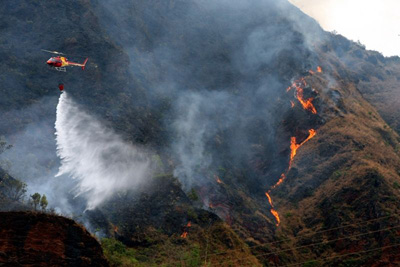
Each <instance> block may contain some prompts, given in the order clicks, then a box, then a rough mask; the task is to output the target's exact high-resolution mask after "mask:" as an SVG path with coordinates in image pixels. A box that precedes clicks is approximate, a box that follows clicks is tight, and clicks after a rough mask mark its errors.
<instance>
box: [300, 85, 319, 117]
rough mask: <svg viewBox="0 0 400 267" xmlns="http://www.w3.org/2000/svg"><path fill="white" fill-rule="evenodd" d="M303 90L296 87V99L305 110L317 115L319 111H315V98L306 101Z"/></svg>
mask: <svg viewBox="0 0 400 267" xmlns="http://www.w3.org/2000/svg"><path fill="white" fill-rule="evenodd" d="M303 93H304V92H303V88H301V87H296V98H297V100H299V102H300V104H301V105H302V106H303V108H304V109H306V110H309V111H311V112H312V113H313V114H317V110H316V109H315V107H314V105H313V103H312V101H313V100H314V98H312V97H310V98H309V99H304V96H303Z"/></svg>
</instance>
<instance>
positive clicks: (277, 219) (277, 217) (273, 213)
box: [265, 190, 281, 226]
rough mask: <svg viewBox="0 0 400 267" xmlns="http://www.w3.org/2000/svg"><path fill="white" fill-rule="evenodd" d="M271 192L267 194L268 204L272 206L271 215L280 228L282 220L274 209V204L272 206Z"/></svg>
mask: <svg viewBox="0 0 400 267" xmlns="http://www.w3.org/2000/svg"><path fill="white" fill-rule="evenodd" d="M269 192H271V190H269V191H268V192H265V195H266V196H267V198H268V202H269V204H270V205H271V214H272V215H273V216H274V217H275V220H276V226H279V224H280V223H281V219H280V218H279V213H278V212H277V211H276V210H275V209H274V204H272V198H271V196H270V195H269Z"/></svg>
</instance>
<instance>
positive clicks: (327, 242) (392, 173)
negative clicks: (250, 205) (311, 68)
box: [272, 54, 400, 266]
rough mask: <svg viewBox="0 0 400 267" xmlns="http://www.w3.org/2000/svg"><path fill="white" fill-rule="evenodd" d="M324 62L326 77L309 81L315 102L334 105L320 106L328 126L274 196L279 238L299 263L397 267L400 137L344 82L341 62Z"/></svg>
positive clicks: (329, 59) (304, 150)
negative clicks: (283, 237)
mask: <svg viewBox="0 0 400 267" xmlns="http://www.w3.org/2000/svg"><path fill="white" fill-rule="evenodd" d="M322 56H323V57H321V59H324V61H322V62H323V63H324V64H323V65H322V66H323V69H326V70H327V71H326V72H324V73H323V74H316V75H313V76H312V77H310V78H309V79H307V81H308V84H309V85H310V86H311V87H312V88H313V89H315V90H317V91H318V92H319V96H318V97H317V98H316V99H315V101H321V100H322V99H324V100H325V101H326V100H328V101H326V102H325V101H324V102H325V103H321V102H320V107H321V108H322V109H325V112H323V113H324V114H322V116H323V117H324V118H325V119H326V122H325V123H324V125H323V126H321V127H320V128H318V129H317V135H316V136H315V138H313V139H312V140H310V141H309V142H308V143H307V144H305V145H304V146H303V147H302V148H301V149H299V151H298V153H297V155H296V157H295V159H294V161H293V165H292V167H291V168H290V170H289V171H288V173H287V179H286V180H285V182H284V183H283V184H282V185H281V186H280V187H279V188H278V189H277V190H276V192H275V193H273V194H272V197H273V198H274V197H276V199H277V200H278V201H277V200H275V201H277V203H278V204H277V206H278V207H282V209H281V210H280V209H279V208H278V210H279V211H280V213H281V214H283V215H284V216H282V229H281V230H280V231H281V232H280V234H282V235H283V236H285V238H288V244H285V245H282V247H283V249H286V252H285V253H288V254H289V255H290V257H297V259H296V261H297V262H307V261H310V260H315V264H321V265H324V266H326V265H329V266H337V264H339V263H342V264H344V263H346V262H347V263H350V262H352V264H355V266H372V265H382V264H385V266H386V265H387V266H396V265H397V264H398V261H399V258H398V253H397V251H398V242H399V238H398V234H397V233H398V228H399V227H398V222H399V218H398V217H397V215H396V214H398V211H399V201H398V199H399V190H398V184H399V180H400V177H399V172H398V166H399V163H400V157H399V151H398V147H399V145H400V144H399V140H400V139H399V136H398V135H397V134H396V133H395V132H394V131H392V130H391V129H390V127H389V126H388V125H387V124H386V122H385V121H383V119H382V118H380V116H379V114H378V112H377V111H376V110H375V109H374V108H373V107H372V106H371V105H370V104H369V103H368V102H367V101H366V100H365V99H363V97H362V96H361V94H360V93H359V92H358V91H357V89H356V85H355V84H354V83H352V82H351V80H350V79H347V78H346V73H348V71H347V70H346V68H345V67H343V66H340V64H341V63H340V61H339V60H338V59H337V58H336V57H333V56H326V55H324V54H322ZM337 66H339V67H337ZM338 72H342V73H340V75H339V74H338ZM332 79H334V80H335V81H337V82H334V83H332ZM368 222H369V223H368ZM346 225H347V227H345V226H346ZM329 229H332V231H329ZM316 232H320V233H319V234H316ZM293 248H295V249H293ZM380 248H386V249H380ZM358 252H360V253H358ZM361 252H368V253H361ZM348 253H351V254H350V255H348V256H347V257H345V256H342V255H345V254H348ZM325 257H328V259H327V260H326V261H325V260H324V258H325Z"/></svg>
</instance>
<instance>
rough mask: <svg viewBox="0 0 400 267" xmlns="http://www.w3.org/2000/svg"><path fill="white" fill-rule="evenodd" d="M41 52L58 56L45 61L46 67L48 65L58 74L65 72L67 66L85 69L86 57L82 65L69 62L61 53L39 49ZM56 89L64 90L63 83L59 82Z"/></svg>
mask: <svg viewBox="0 0 400 267" xmlns="http://www.w3.org/2000/svg"><path fill="white" fill-rule="evenodd" d="M41 50H42V51H43V52H47V53H51V54H55V55H58V56H56V57H51V58H50V59H49V60H47V62H46V63H47V65H49V66H50V67H52V68H54V69H55V70H57V71H60V72H67V68H66V67H69V66H73V67H81V68H82V70H84V69H85V66H86V63H87V61H88V59H89V58H88V57H87V58H86V59H85V61H83V63H76V62H72V61H69V60H68V59H67V58H66V57H64V56H66V54H64V53H61V52H57V51H50V50H45V49H41ZM58 89H60V91H63V90H64V83H63V82H60V83H59V84H58Z"/></svg>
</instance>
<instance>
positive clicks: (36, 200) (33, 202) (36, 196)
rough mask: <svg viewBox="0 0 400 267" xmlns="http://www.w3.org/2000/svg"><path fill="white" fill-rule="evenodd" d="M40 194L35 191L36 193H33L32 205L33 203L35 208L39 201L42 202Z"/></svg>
mask: <svg viewBox="0 0 400 267" xmlns="http://www.w3.org/2000/svg"><path fill="white" fill-rule="evenodd" d="M40 197H41V196H40V194H39V193H35V194H33V195H31V199H32V202H31V203H32V205H33V207H34V208H35V210H36V208H37V205H39V203H40Z"/></svg>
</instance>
